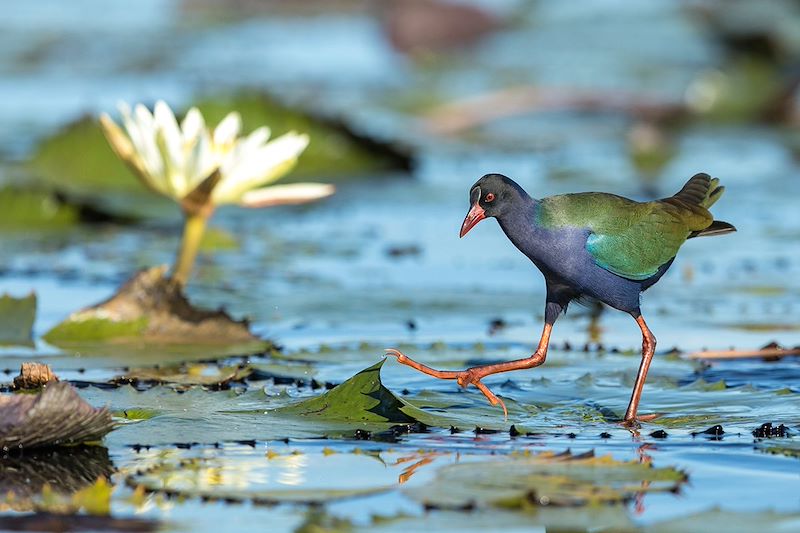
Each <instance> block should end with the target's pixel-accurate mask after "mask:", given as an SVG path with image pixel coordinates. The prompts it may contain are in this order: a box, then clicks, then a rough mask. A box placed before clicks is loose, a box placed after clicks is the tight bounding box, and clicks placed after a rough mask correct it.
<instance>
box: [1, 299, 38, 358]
mask: <svg viewBox="0 0 800 533" xmlns="http://www.w3.org/2000/svg"><path fill="white" fill-rule="evenodd" d="M35 319H36V295H35V294H34V293H31V294H29V295H28V296H25V297H23V298H14V297H13V296H10V295H8V294H3V295H2V296H0V346H3V345H18V346H32V345H33V340H32V331H33V321H34V320H35Z"/></svg>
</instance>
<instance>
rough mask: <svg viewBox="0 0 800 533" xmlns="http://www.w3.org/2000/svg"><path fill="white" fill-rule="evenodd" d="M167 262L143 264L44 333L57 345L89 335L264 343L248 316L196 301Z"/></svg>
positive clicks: (90, 338) (96, 338) (120, 339)
mask: <svg viewBox="0 0 800 533" xmlns="http://www.w3.org/2000/svg"><path fill="white" fill-rule="evenodd" d="M166 272H167V267H166V266H162V267H154V268H150V269H147V270H142V271H140V272H139V273H137V274H136V275H134V276H133V277H132V278H131V279H130V280H128V281H127V282H126V283H125V284H124V285H123V286H122V287H120V289H119V290H118V291H117V293H116V294H114V296H112V297H111V298H109V299H108V300H106V301H104V302H101V303H99V304H97V305H94V306H92V307H88V308H86V309H82V310H80V311H77V312H75V313H73V314H72V315H70V316H69V317H68V318H67V319H66V320H65V321H63V322H61V323H60V324H58V325H56V326H55V327H54V328H53V329H51V330H50V331H48V332H47V333H46V334H45V335H44V337H43V338H44V339H45V340H46V341H47V342H49V343H51V344H55V345H57V346H59V347H69V346H70V345H74V344H80V343H86V342H87V341H109V342H112V341H113V342H124V341H127V342H131V341H133V342H137V343H138V342H142V341H145V342H153V343H176V344H182V343H187V342H191V343H198V342H204V343H207V344H210V345H215V346H217V347H219V346H222V345H225V344H242V343H253V344H258V345H260V346H261V347H262V349H266V347H267V343H265V342H263V341H261V340H260V339H258V338H257V337H256V336H255V335H253V334H252V333H250V331H249V329H248V323H247V321H244V320H242V321H236V320H233V319H232V318H231V317H230V316H229V315H228V314H227V313H226V312H225V311H222V310H218V311H209V310H206V309H199V308H196V307H194V306H193V305H192V304H191V303H190V302H189V300H188V299H187V298H186V296H184V294H183V291H182V290H181V288H180V286H179V285H178V284H176V283H175V282H173V281H172V280H171V279H170V278H168V277H167V276H166Z"/></svg>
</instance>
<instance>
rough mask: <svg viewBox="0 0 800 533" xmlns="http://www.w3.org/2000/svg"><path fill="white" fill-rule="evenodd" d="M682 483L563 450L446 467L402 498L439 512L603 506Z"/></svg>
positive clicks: (645, 467)
mask: <svg viewBox="0 0 800 533" xmlns="http://www.w3.org/2000/svg"><path fill="white" fill-rule="evenodd" d="M686 479H687V477H686V474H684V473H683V472H681V471H679V470H676V469H674V468H654V467H652V466H651V465H649V464H642V463H638V462H623V461H617V460H615V459H613V458H612V457H610V456H603V457H595V456H594V454H585V455H573V454H571V453H570V452H569V451H567V452H565V453H562V454H552V453H542V454H539V455H534V456H531V457H521V458H512V459H508V460H504V461H482V462H470V463H461V464H454V465H450V466H446V467H444V468H442V469H440V470H439V471H438V472H437V476H436V479H434V480H433V481H432V482H431V483H428V484H427V485H425V486H422V487H414V488H409V489H407V490H406V494H407V495H408V496H410V497H411V498H413V499H415V500H417V501H419V502H421V503H423V504H425V505H426V506H428V507H434V508H441V509H464V508H470V507H500V508H504V509H530V508H536V507H539V506H576V505H601V504H603V505H608V504H619V503H624V502H627V501H628V500H630V499H632V498H633V497H634V496H635V495H636V494H638V493H642V492H653V491H675V490H677V489H678V488H679V487H680V486H681V484H682V483H684V482H685V481H686Z"/></svg>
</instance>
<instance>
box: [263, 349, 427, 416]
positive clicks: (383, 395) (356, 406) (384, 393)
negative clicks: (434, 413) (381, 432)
mask: <svg viewBox="0 0 800 533" xmlns="http://www.w3.org/2000/svg"><path fill="white" fill-rule="evenodd" d="M383 363H384V361H379V362H377V363H375V364H374V365H372V366H371V367H369V368H366V369H364V370H362V371H361V372H359V373H358V374H356V375H355V376H353V377H352V378H350V379H348V380H347V381H345V382H344V383H342V384H341V385H339V386H337V387H335V388H333V389H331V390H330V391H328V392H326V393H324V394H322V395H321V396H317V397H315V398H310V399H308V400H303V401H301V402H298V403H296V404H293V405H290V406H287V407H283V408H280V409H277V410H276V411H274V413H275V414H277V415H282V416H287V415H288V416H293V417H298V418H302V419H304V420H306V421H308V422H312V423H313V422H314V421H315V420H326V421H331V420H335V421H338V422H343V423H353V424H358V425H362V424H369V423H379V424H384V423H392V424H410V423H413V422H416V419H415V418H413V417H412V416H410V415H409V414H407V413H406V412H405V410H406V409H407V408H408V405H407V404H406V403H405V402H403V401H401V400H400V399H399V398H397V397H396V396H395V395H394V394H392V392H391V391H390V390H389V389H387V388H386V387H384V386H383V383H381V379H380V369H381V367H382V366H383Z"/></svg>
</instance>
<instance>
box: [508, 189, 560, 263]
mask: <svg viewBox="0 0 800 533" xmlns="http://www.w3.org/2000/svg"><path fill="white" fill-rule="evenodd" d="M538 209H539V200H536V199H535V198H531V197H530V196H527V195H526V196H525V197H524V198H520V199H519V200H518V201H517V202H515V205H514V206H513V208H512V209H509V210H508V211H506V212H505V213H503V214H501V215H499V216H497V222H498V223H499V224H500V228H501V229H502V230H503V232H504V233H505V234H506V236H507V237H508V240H510V241H511V242H512V243H513V244H514V246H516V247H517V248H518V249H519V251H521V252H522V253H523V254H525V255H527V256H528V257H529V258H530V259H532V260H533V261H534V262H536V257H535V256H536V252H537V251H538V250H541V249H543V248H544V247H545V245H546V244H547V242H546V241H547V238H548V235H547V232H546V231H544V230H542V228H541V227H540V226H539V225H538V223H537V220H536V219H537V210H538Z"/></svg>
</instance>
